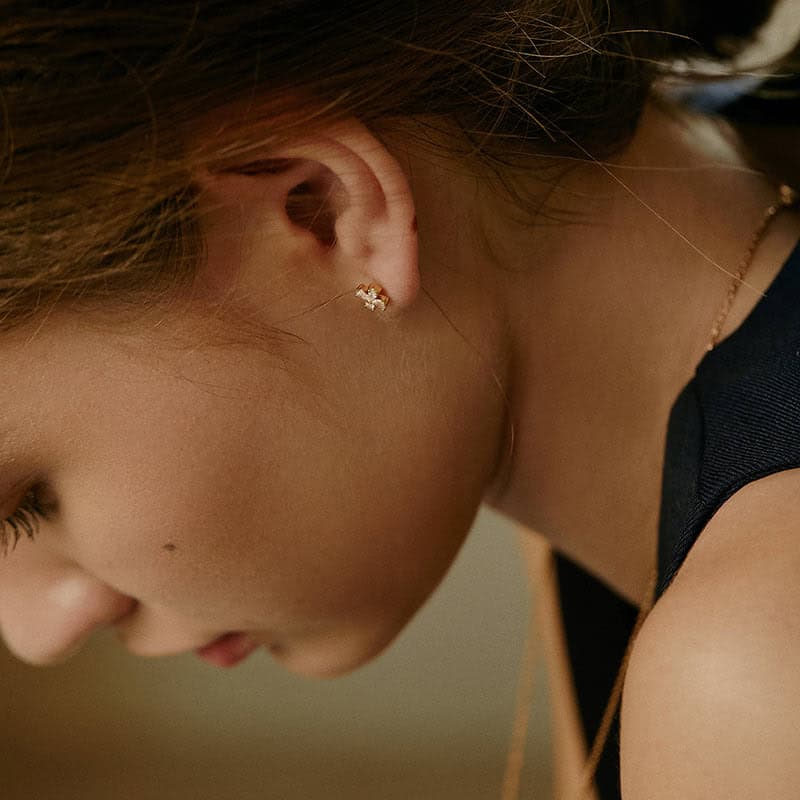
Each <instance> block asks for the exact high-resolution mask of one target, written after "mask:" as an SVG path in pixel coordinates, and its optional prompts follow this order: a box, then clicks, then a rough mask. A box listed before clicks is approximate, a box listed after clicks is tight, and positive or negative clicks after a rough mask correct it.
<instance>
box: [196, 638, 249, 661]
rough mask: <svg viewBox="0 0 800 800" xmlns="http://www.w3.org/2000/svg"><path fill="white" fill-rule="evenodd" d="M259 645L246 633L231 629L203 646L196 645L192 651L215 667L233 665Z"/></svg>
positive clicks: (242, 659)
mask: <svg viewBox="0 0 800 800" xmlns="http://www.w3.org/2000/svg"><path fill="white" fill-rule="evenodd" d="M259 646H260V645H259V644H258V642H256V641H254V640H253V639H251V638H250V637H249V636H248V635H247V634H246V633H242V632H241V631H232V632H230V633H225V634H223V635H222V636H220V637H218V638H217V639H214V641H213V642H210V643H209V644H207V645H204V646H203V647H198V648H197V650H195V651H194V652H195V654H196V655H197V657H198V658H201V659H202V660H203V661H205V662H206V663H208V664H212V665H213V666H215V667H235V666H236V665H237V664H239V663H241V662H242V661H244V660H245V659H246V658H247V656H249V655H250V654H251V653H252V652H253V651H254V650H257V649H258V648H259Z"/></svg>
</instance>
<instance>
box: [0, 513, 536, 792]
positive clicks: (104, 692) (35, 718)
mask: <svg viewBox="0 0 800 800" xmlns="http://www.w3.org/2000/svg"><path fill="white" fill-rule="evenodd" d="M527 615H528V596H527V591H526V586H525V578H524V575H523V567H522V564H521V560H520V559H519V558H518V550H517V541H516V538H515V535H514V532H513V528H512V526H511V525H510V524H509V523H508V522H507V521H506V520H504V519H502V518H500V517H498V516H497V515H495V514H493V513H491V512H489V511H482V512H481V513H480V514H479V516H478V519H477V520H476V525H475V529H474V531H473V533H472V534H471V536H470V538H469V539H468V543H467V545H466V546H465V548H464V550H463V551H462V553H461V556H460V557H459V560H458V561H457V563H456V565H455V566H454V567H453V569H452V570H451V573H450V574H449V576H448V577H447V578H446V580H445V582H444V584H443V585H442V586H441V587H440V589H439V591H438V592H437V593H436V594H435V595H434V597H433V598H432V600H431V601H430V602H429V604H428V605H427V606H426V607H425V608H424V609H423V611H422V612H421V613H420V615H419V616H418V617H417V618H416V619H415V620H414V622H412V624H411V625H410V627H409V628H408V629H407V630H406V631H405V633H404V634H403V635H402V636H401V638H400V639H399V640H398V642H396V643H395V645H394V646H393V647H392V648H391V649H390V650H389V651H388V652H387V653H386V654H385V655H384V656H382V657H381V658H380V659H378V660H377V661H376V662H374V663H373V664H371V665H369V666H367V667H365V668H363V669H362V670H360V671H359V672H357V673H355V674H354V675H352V676H348V677H345V678H340V679H337V680H334V681H310V680H307V679H302V678H297V677H293V676H291V675H288V674H285V673H284V672H283V671H282V670H281V669H280V668H278V667H277V666H275V665H274V664H273V663H272V662H271V661H270V660H269V659H268V658H267V657H266V656H264V655H262V654H260V653H259V654H257V655H256V656H254V657H252V658H251V659H250V660H249V661H247V662H246V663H244V664H243V665H240V666H239V667H237V668H235V669H233V670H231V671H221V670H216V669H214V668H213V667H210V666H208V665H206V664H204V663H201V662H199V661H198V660H197V659H196V658H194V657H193V656H185V657H184V656H181V657H176V658H170V659H159V660H152V661H151V660H144V659H137V658H134V657H132V656H128V655H127V654H126V653H125V652H123V651H121V650H120V648H119V647H118V646H117V645H116V644H115V642H114V641H113V640H112V638H111V637H108V636H104V637H99V638H98V639H97V641H96V642H94V643H93V644H92V646H91V647H89V648H88V649H87V650H86V651H85V652H83V653H81V654H80V655H79V656H77V657H76V658H75V659H73V660H72V661H71V662H69V663H68V664H66V665H63V666H61V667H54V668H48V669H33V668H29V667H25V666H23V665H21V664H18V663H16V662H14V661H13V660H12V659H11V658H10V657H9V656H8V655H7V654H6V653H5V651H2V652H0V680H1V681H2V684H3V687H4V688H3V692H2V695H0V697H2V699H1V700H0V721H1V722H2V728H1V729H0V800H72V799H73V798H74V799H75V800H78V799H80V800H112V799H113V800H128V799H130V800H150V798H152V799H153V800H155V799H156V798H158V799H159V800H161V798H175V799H176V800H177V799H178V798H184V797H186V798H190V797H191V798H197V799H201V800H202V799H204V798H226V800H227V799H228V798H234V799H235V800H248V799H249V798H260V799H263V800H272V799H273V798H275V799H276V800H277V798H280V800H323V799H324V800H339V798H341V800H344V799H345V798H347V800H360V798H375V799H376V800H395V798H396V799H397V800H400V799H401V798H402V800H450V799H451V798H452V800H456V798H457V799H458V800H473V798H474V800H478V798H480V800H486V798H499V797H500V785H501V782H502V776H503V769H504V764H505V753H506V749H507V745H508V739H509V735H510V732H511V721H512V715H513V703H514V695H515V690H516V681H517V669H518V664H519V657H520V654H521V650H522V645H523V637H524V632H525V626H526V624H527ZM540 677H541V680H539V683H538V690H537V693H536V698H535V702H534V717H535V718H534V721H533V726H532V729H531V732H530V735H529V743H528V751H527V758H526V766H525V772H524V775H523V792H522V797H523V798H532V797H536V798H547V797H549V796H550V763H549V758H550V757H549V744H548V742H547V734H546V732H545V731H546V725H547V698H546V695H545V689H544V686H543V680H544V679H543V676H540Z"/></svg>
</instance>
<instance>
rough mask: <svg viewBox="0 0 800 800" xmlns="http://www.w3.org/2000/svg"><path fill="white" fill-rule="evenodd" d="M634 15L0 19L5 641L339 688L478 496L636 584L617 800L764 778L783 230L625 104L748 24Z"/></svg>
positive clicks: (779, 439) (787, 423) (625, 11)
mask: <svg viewBox="0 0 800 800" xmlns="http://www.w3.org/2000/svg"><path fill="white" fill-rule="evenodd" d="M642 5H643V4H638V3H635V2H632V1H629V2H619V3H615V4H614V5H613V7H612V8H609V7H608V6H607V4H606V3H605V2H594V1H593V0H566V1H565V0H530V2H526V3H523V4H506V3H500V2H492V3H487V2H469V1H468V2H463V0H461V2H459V3H457V4H456V3H450V2H447V0H445V1H444V2H429V3H426V4H424V5H421V6H417V5H416V4H398V3H393V2H392V3H389V2H370V3H350V4H347V6H346V7H342V8H333V7H331V4H329V3H317V2H303V1H302V0H296V1H295V0H282V1H281V2H264V3H258V4H253V3H240V4H236V3H231V2H225V3H222V2H217V1H215V0H208V2H191V3H190V2H175V3H170V4H168V5H166V6H165V5H164V4H162V3H146V2H144V3H143V2H137V3H135V4H133V3H132V4H123V3H107V2H103V3H94V2H82V3H78V4H71V5H70V6H69V7H65V6H62V4H58V3H27V2H26V3H24V4H23V3H6V4H4V6H3V19H2V22H0V87H2V110H3V120H4V124H3V130H4V148H3V163H2V170H0V174H2V194H1V195H0V198H2V199H1V200H0V275H1V277H0V287H1V290H0V308H1V309H2V314H1V316H0V318H1V319H2V338H1V340H0V358H2V363H3V364H4V367H5V374H6V376H7V378H6V380H5V381H3V384H2V387H0V407H1V408H2V409H3V413H2V418H3V423H2V441H1V443H0V453H1V455H0V462H1V463H2V467H0V516H1V517H2V518H4V519H5V527H4V539H3V541H4V545H5V550H6V555H7V557H6V558H5V559H4V560H3V561H2V564H1V565H0V630H2V633H3V637H4V639H5V641H6V643H7V645H8V647H9V648H10V649H11V651H12V652H14V653H15V654H16V655H18V656H19V657H20V658H22V659H23V660H25V661H28V662H30V663H32V664H43V663H51V662H54V661H57V660H60V659H63V658H66V657H67V656H69V655H70V654H71V653H73V652H75V650H76V649H78V648H79V647H80V646H81V644H82V642H84V641H85V640H86V638H87V637H88V636H89V635H90V634H91V633H92V632H93V631H95V630H97V629H99V628H101V627H105V626H113V627H114V628H115V630H116V631H117V633H118V635H119V638H120V640H121V642H122V644H123V645H124V646H125V647H127V648H128V649H129V650H130V651H131V652H132V653H135V654H138V655H144V656H158V655H169V654H174V653H179V652H183V651H186V650H196V651H197V652H198V654H199V655H200V656H201V657H203V658H205V659H206V660H209V661H211V662H212V663H216V664H219V665H223V666H226V665H232V664H235V663H238V662H239V661H241V660H242V659H243V658H244V657H246V656H247V655H248V654H249V653H251V652H252V651H253V650H254V649H256V648H259V647H265V648H267V649H268V650H269V651H270V652H271V653H272V654H273V655H274V657H275V658H276V659H277V660H278V661H280V662H281V663H282V664H284V665H285V666H286V667H287V668H288V669H290V670H293V671H295V672H297V673H301V674H305V675H313V676H334V675H339V674H342V673H345V672H348V671H350V670H353V669H355V668H356V667H358V666H359V665H361V664H363V663H365V662H367V661H368V660H370V659H371V658H373V657H374V656H375V655H377V654H378V653H379V652H381V651H382V650H383V649H384V648H385V647H386V646H387V645H388V644H389V643H390V642H391V641H392V639H394V637H395V636H396V635H397V634H398V633H399V632H400V631H401V629H402V628H403V627H404V625H405V624H406V622H407V621H408V620H409V619H410V618H411V617H412V616H413V615H414V613H415V612H416V611H417V609H419V607H420V606H421V605H422V604H423V603H424V602H425V600H426V599H427V598H428V596H429V595H430V593H431V592H432V591H433V589H434V588H435V587H436V585H437V584H438V583H439V581H440V580H441V579H442V577H443V575H444V574H445V572H446V571H447V568H448V567H449V565H450V563H451V562H452V560H453V558H454V556H455V554H456V553H457V551H458V549H459V547H460V546H461V544H462V542H463V540H464V538H465V536H466V534H467V532H468V531H469V529H470V526H471V523H472V520H473V519H474V516H475V514H476V511H477V509H478V507H479V506H480V504H481V503H487V504H488V505H490V506H491V507H493V508H495V509H497V510H499V511H501V512H503V513H504V514H507V515H508V516H510V517H512V518H513V519H515V520H517V521H518V522H519V523H520V524H522V525H524V526H526V527H529V528H531V529H535V530H536V531H539V532H541V533H542V534H543V535H544V536H545V537H546V538H547V539H548V540H549V542H550V543H551V544H552V546H553V547H554V548H555V549H556V550H557V551H558V552H559V553H561V554H562V555H563V557H565V558H568V559H569V561H570V563H572V564H575V565H576V566H578V567H579V568H580V569H581V570H582V571H583V573H584V574H586V575H591V576H593V579H594V580H596V581H598V582H600V583H601V584H602V586H603V587H604V590H605V591H607V592H610V593H613V594H614V595H615V596H617V597H619V598H622V599H623V600H625V601H627V602H629V603H634V604H641V607H642V609H643V610H644V611H647V610H648V609H649V608H650V606H651V605H652V603H653V601H656V602H655V605H654V606H653V610H652V612H651V613H650V614H649V616H647V619H646V622H645V623H644V624H643V626H642V627H641V630H640V633H639V635H638V637H637V638H636V644H635V647H634V649H633V651H632V654H631V657H630V662H629V669H628V671H627V678H626V683H625V693H624V702H623V703H622V714H621V738H620V751H619V753H618V754H615V756H614V757H615V759H616V758H617V757H618V758H619V764H620V774H621V787H622V796H623V797H624V798H625V800H644V798H647V799H648V800H660V798H675V797H681V798H692V797H697V798H700V797H702V798H706V799H707V798H716V797H719V798H749V797H756V796H758V797H762V796H770V797H773V798H783V797H785V798H788V797H790V796H794V794H795V788H794V787H795V786H796V784H797V782H798V779H800V774H798V768H797V766H796V760H795V759H794V753H795V752H796V749H797V747H798V746H800V741H798V734H797V730H800V725H798V720H797V719H796V712H795V711H794V708H796V706H797V702H798V701H799V700H800V682H798V678H797V675H798V674H800V673H799V672H798V670H797V666H798V662H799V661H800V647H798V644H797V642H798V637H797V636H796V635H795V634H796V631H795V622H794V620H795V619H797V617H798V615H797V613H796V610H797V609H796V607H797V606H800V590H798V588H797V582H796V581H795V580H794V575H795V572H796V569H797V568H798V562H800V548H799V547H798V544H797V537H796V535H795V528H796V520H797V519H798V513H799V512H800V507H799V506H798V500H797V497H798V491H797V489H798V487H800V477H798V475H799V473H798V472H797V468H798V467H800V449H798V446H797V444H796V443H797V441H798V438H797V437H798V434H800V416H798V411H797V407H796V403H795V401H794V397H795V396H796V395H795V390H796V389H797V388H800V387H798V386H797V382H798V380H800V371H798V366H797V363H798V362H797V354H798V353H800V331H799V329H798V324H797V315H796V314H794V313H793V309H794V307H795V304H796V301H797V299H798V293H800V285H799V284H800V252H795V251H794V248H795V242H796V240H797V238H798V236H800V218H798V215H797V213H796V212H794V211H792V210H791V208H790V206H791V205H792V203H793V194H792V192H791V191H790V190H789V189H788V188H786V189H784V190H783V192H779V190H778V186H777V184H776V183H775V181H773V180H772V179H771V178H769V177H767V176H765V174H764V173H763V171H760V170H755V169H752V168H750V167H749V166H748V165H747V164H746V163H745V160H744V158H743V156H742V154H741V153H740V151H739V149H738V148H737V145H736V141H735V139H734V138H733V136H732V133H731V131H730V130H729V129H728V128H727V127H725V126H722V125H721V124H719V123H717V122H712V121H709V120H707V119H704V118H702V117H699V116H696V115H693V114H691V113H689V112H679V111H678V110H677V109H676V108H675V107H673V106H671V105H670V104H669V103H667V102H666V101H664V100H663V99H659V98H658V97H657V96H656V95H654V94H652V93H651V91H650V87H651V83H652V81H653V79H654V77H655V75H656V72H657V69H658V65H659V64H662V63H664V62H665V61H666V60H667V59H668V58H671V57H673V55H674V54H675V53H677V52H679V51H687V50H688V51H689V52H692V51H694V50H695V49H696V48H698V47H699V46H700V45H699V43H698V42H707V43H708V46H709V47H711V46H712V45H713V44H714V43H715V42H717V41H718V38H717V35H718V34H732V33H737V32H738V31H737V30H735V28H734V27H727V28H726V29H724V30H723V28H725V26H727V25H729V23H730V25H739V24H740V23H742V24H743V26H744V27H743V29H749V28H750V27H752V26H753V25H755V24H757V23H758V22H760V21H761V20H762V19H763V18H764V17H765V16H766V12H767V11H768V10H769V9H768V6H769V5H770V4H766V3H765V4H755V6H757V7H754V6H753V5H752V4H750V5H749V6H748V10H747V13H746V14H745V13H744V12H742V15H741V16H740V17H736V19H735V22H734V20H732V19H729V17H730V15H729V14H728V11H727V10H728V5H726V6H725V9H726V18H725V19H724V21H723V22H722V23H720V22H718V20H717V18H716V17H715V16H714V15H711V16H710V17H706V16H705V15H704V14H702V13H700V12H698V11H697V10H693V9H692V8H690V7H689V4H688V3H687V4H686V5H687V7H686V8H681V7H680V5H681V4H679V3H667V2H665V3H664V4H663V8H662V7H661V6H660V5H659V7H658V8H657V10H656V11H653V5H655V4H648V5H649V6H650V8H649V9H647V10H646V11H645V10H644V9H643V8H641V7H640V6H642ZM745 17H746V20H745ZM742 20H745V22H746V24H745V23H743V22H742ZM712 23H713V24H712ZM657 30H669V31H672V32H674V35H666V34H658V33H654V32H653V31H657ZM647 31H650V32H647ZM689 34H696V35H697V36H698V37H700V38H699V39H698V38H695V39H688V38H687V36H688V35H689ZM767 290H768V291H767ZM709 348H710V352H709ZM695 373H696V376H695ZM701 530H702V532H703V535H702V537H700V536H699V534H700V531H701ZM690 548H691V550H690ZM598 666H599V667H602V666H603V665H602V663H601V664H599V665H598ZM612 708H613V707H612ZM601 791H602V793H603V795H602V796H603V800H605V798H606V797H612V796H613V793H615V792H616V786H612V787H610V788H606V787H603V788H602V789H601Z"/></svg>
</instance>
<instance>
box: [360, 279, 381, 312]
mask: <svg viewBox="0 0 800 800" xmlns="http://www.w3.org/2000/svg"><path fill="white" fill-rule="evenodd" d="M356 297H358V298H360V299H361V300H363V301H364V307H365V308H368V309H369V310H370V311H374V310H375V309H376V308H377V309H378V310H380V311H385V310H386V306H387V305H389V296H388V295H386V294H384V293H383V287H382V286H378V284H376V283H371V284H370V285H369V286H365V285H364V284H363V283H359V284H358V287H357V291H356Z"/></svg>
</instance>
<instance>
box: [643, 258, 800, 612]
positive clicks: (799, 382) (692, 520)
mask: <svg viewBox="0 0 800 800" xmlns="http://www.w3.org/2000/svg"><path fill="white" fill-rule="evenodd" d="M667 431H668V433H667V445H666V450H665V463H664V472H663V483H662V492H661V514H660V522H659V531H658V584H657V588H656V596H657V597H660V596H661V595H662V594H663V593H664V591H665V590H666V588H667V587H668V586H669V584H670V582H671V581H672V579H673V578H674V577H675V574H676V573H677V571H678V569H679V568H680V566H681V564H683V561H684V559H685V558H686V556H687V554H688V553H689V550H690V549H691V547H692V545H693V544H694V543H695V541H696V540H697V538H698V536H699V535H700V532H701V531H702V530H703V528H704V527H705V526H706V524H707V523H708V521H709V520H710V519H711V517H712V516H713V515H714V513H715V512H716V511H717V510H718V509H719V507H720V506H721V505H722V504H723V503H724V502H725V501H726V500H727V499H728V498H730V497H731V495H732V494H734V492H736V491H738V490H739V489H741V488H742V487H743V486H745V485H746V484H748V483H750V482H751V481H754V480H757V479H758V478H763V477H765V476H766V475H771V474H772V473H774V472H779V471H781V470H786V469H792V468H794V467H800V245H798V246H796V247H795V249H794V251H793V252H792V254H791V256H790V257H789V259H788V260H787V262H786V263H785V264H784V266H783V268H782V269H781V271H780V272H779V273H778V275H777V276H776V277H775V279H774V280H773V282H772V283H771V285H770V287H769V288H768V289H767V291H766V296H765V297H762V298H761V299H760V300H759V302H758V303H757V304H756V305H755V307H754V308H753V310H752V311H751V312H750V314H749V316H748V317H747V318H746V319H745V321H744V322H743V323H742V324H741V325H740V326H739V327H738V328H737V329H736V330H735V331H734V332H733V333H732V334H731V335H730V336H728V337H727V338H726V339H724V340H723V341H722V342H720V343H719V344H718V345H717V346H716V348H714V350H712V351H711V352H709V353H706V355H705V357H704V358H703V360H702V361H701V362H700V364H699V365H698V367H697V369H696V371H695V375H694V377H693V378H692V380H691V381H690V382H689V383H688V384H687V385H686V387H685V388H684V390H683V391H682V392H681V393H680V395H679V396H678V399H677V400H676V401H675V404H674V406H673V408H672V412H671V414H670V418H669V426H668V428H667Z"/></svg>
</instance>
